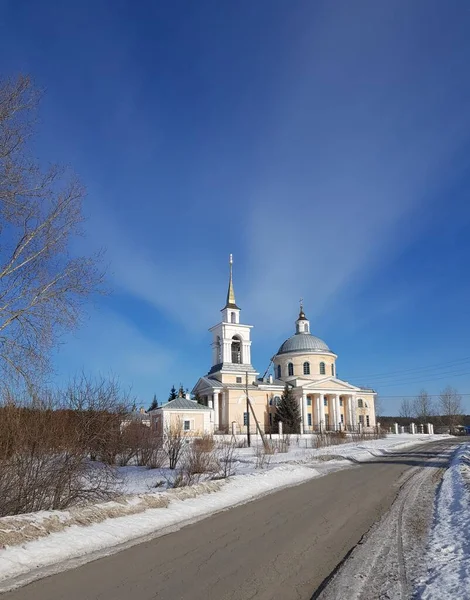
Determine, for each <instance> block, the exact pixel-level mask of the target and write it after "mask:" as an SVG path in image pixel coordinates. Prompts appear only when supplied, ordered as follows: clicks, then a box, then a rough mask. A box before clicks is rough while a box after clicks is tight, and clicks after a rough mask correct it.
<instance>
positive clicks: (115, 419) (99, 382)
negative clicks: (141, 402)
mask: <svg viewBox="0 0 470 600" xmlns="http://www.w3.org/2000/svg"><path fill="white" fill-rule="evenodd" d="M58 403H59V405H60V406H61V407H62V408H64V409H67V410H70V411H73V414H74V418H75V419H76V427H77V433H78V434H79V436H80V445H81V447H82V448H83V449H84V450H86V451H87V453H88V455H89V457H90V459H91V460H101V461H102V462H105V463H106V464H108V465H113V464H116V461H117V459H118V456H119V452H120V449H121V442H122V440H121V433H122V424H123V422H124V421H125V420H126V419H127V418H128V415H129V414H130V412H131V411H130V405H131V397H130V394H129V392H128V391H126V390H123V389H122V387H121V385H120V383H119V381H118V380H117V379H116V378H110V379H106V378H104V377H96V378H91V377H88V376H87V375H85V374H84V373H82V374H81V375H80V376H78V377H76V378H74V379H73V380H71V381H70V383H69V384H68V386H67V387H66V389H65V390H64V391H63V392H61V393H59V399H58Z"/></svg>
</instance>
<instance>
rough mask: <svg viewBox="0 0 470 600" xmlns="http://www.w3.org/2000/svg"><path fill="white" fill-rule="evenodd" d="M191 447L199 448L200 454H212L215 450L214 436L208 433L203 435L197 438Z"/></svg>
mask: <svg viewBox="0 0 470 600" xmlns="http://www.w3.org/2000/svg"><path fill="white" fill-rule="evenodd" d="M193 446H195V447H197V448H199V449H200V450H201V452H212V450H214V448H215V440H214V436H213V435H210V434H209V433H205V434H204V435H202V436H201V437H199V438H196V439H195V440H194V442H193Z"/></svg>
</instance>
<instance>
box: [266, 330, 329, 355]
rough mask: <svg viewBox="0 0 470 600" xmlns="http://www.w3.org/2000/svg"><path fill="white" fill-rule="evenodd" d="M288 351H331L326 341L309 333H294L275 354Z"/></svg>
mask: <svg viewBox="0 0 470 600" xmlns="http://www.w3.org/2000/svg"><path fill="white" fill-rule="evenodd" d="M290 352H299V353H300V352H304V353H308V352H331V350H330V349H329V348H328V346H327V345H326V343H325V342H324V341H323V340H321V339H320V338H318V337H316V336H314V335H312V334H311V333H304V332H302V333H296V334H294V335H292V336H291V337H290V338H288V339H287V340H286V341H285V342H284V343H283V344H282V345H281V347H280V348H279V350H278V351H277V354H288V353H290Z"/></svg>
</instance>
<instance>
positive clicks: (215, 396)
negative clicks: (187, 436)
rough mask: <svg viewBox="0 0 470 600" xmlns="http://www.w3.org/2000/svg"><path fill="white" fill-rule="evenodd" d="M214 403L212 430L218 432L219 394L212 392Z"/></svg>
mask: <svg viewBox="0 0 470 600" xmlns="http://www.w3.org/2000/svg"><path fill="white" fill-rule="evenodd" d="M212 397H213V402H214V429H215V431H218V430H219V392H214V393H213V395H212Z"/></svg>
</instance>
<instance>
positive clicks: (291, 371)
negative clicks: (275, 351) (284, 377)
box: [287, 363, 294, 377]
mask: <svg viewBox="0 0 470 600" xmlns="http://www.w3.org/2000/svg"><path fill="white" fill-rule="evenodd" d="M287 368H288V371H289V377H292V375H293V374H294V365H293V364H292V363H289V364H288V365H287Z"/></svg>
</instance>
